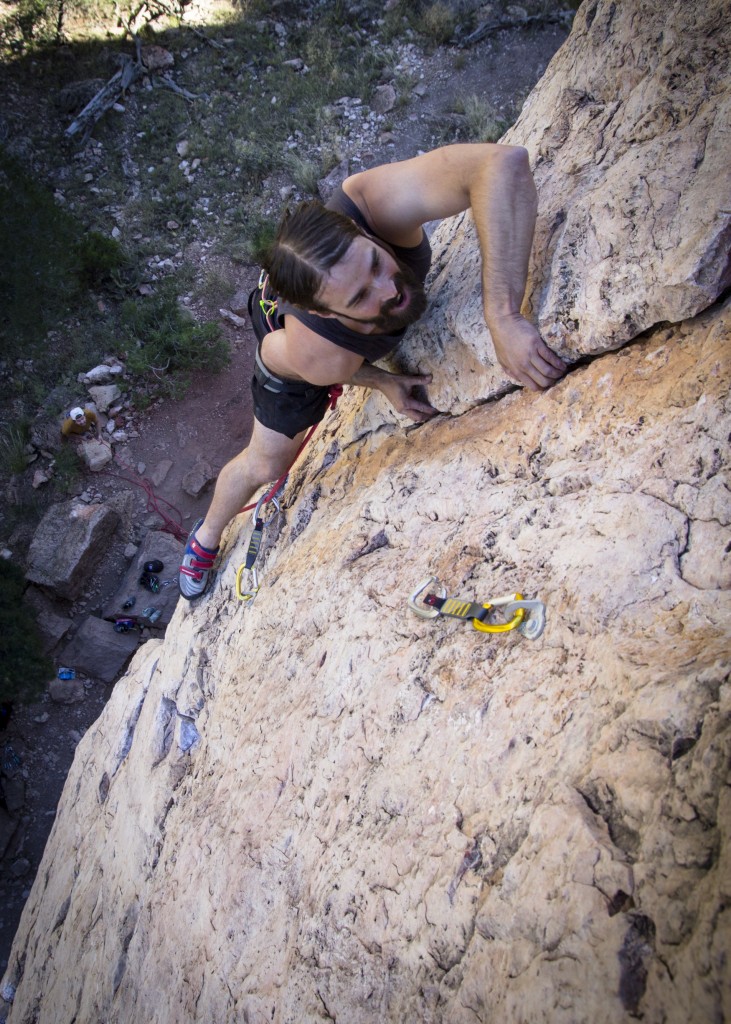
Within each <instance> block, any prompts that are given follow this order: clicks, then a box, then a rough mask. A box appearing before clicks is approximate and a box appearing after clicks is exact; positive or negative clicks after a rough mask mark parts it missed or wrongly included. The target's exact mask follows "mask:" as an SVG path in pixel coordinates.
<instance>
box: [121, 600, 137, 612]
mask: <svg viewBox="0 0 731 1024" xmlns="http://www.w3.org/2000/svg"><path fill="white" fill-rule="evenodd" d="M136 602H137V598H136V597H128V598H127V600H126V601H125V602H124V604H123V605H122V611H123V612H128V611H129V610H130V608H134V606H135V604H136Z"/></svg>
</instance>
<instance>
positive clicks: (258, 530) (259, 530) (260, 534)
mask: <svg viewBox="0 0 731 1024" xmlns="http://www.w3.org/2000/svg"><path fill="white" fill-rule="evenodd" d="M285 479H286V478H285ZM281 489H282V488H280V490H279V491H278V492H277V494H278V493H280V492H281ZM277 494H272V495H271V496H270V495H268V494H265V495H263V496H262V497H261V498H260V499H259V501H258V502H257V503H256V508H255V511H254V515H253V516H252V520H253V523H254V529H253V531H252V534H251V537H250V538H249V547H248V549H247V551H246V561H245V562H243V563H242V564H241V565H240V566H239V567H238V569H237V570H236V597H237V598H238V599H239V601H253V600H254V598H255V597H256V595H257V594H258V593H259V574H258V572H257V570H256V566H255V564H254V563H255V562H256V559H257V557H258V555H259V549H260V548H261V542H262V540H263V538H264V530H265V529H266V527H267V526H268V525H269V523H271V521H272V519H273V518H274V516H275V515H277V514H278V513H279V510H280V504H279V498H278V497H277ZM265 505H273V506H274V512H273V514H272V515H271V516H270V517H269V518H268V519H266V520H265V519H264V515H263V511H262V510H263V509H264V506H265ZM244 574H247V583H248V586H246V587H245V586H244Z"/></svg>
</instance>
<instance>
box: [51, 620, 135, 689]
mask: <svg viewBox="0 0 731 1024" xmlns="http://www.w3.org/2000/svg"><path fill="white" fill-rule="evenodd" d="M139 643H140V635H139V633H138V631H137V630H132V631H131V632H129V633H117V632H116V631H115V629H114V626H113V624H112V623H111V622H106V621H105V620H104V619H98V618H96V617H95V616H93V615H89V616H87V618H85V619H84V621H83V622H82V624H81V626H80V627H79V630H78V632H77V633H76V636H75V637H74V638H73V640H71V641H69V643H68V644H67V645H66V646H65V647H64V648H63V650H62V652H61V658H62V659H63V662H64V664H65V665H70V666H72V667H73V668H75V669H76V670H77V672H83V674H84V675H85V676H90V677H91V678H92V679H97V680H100V681H101V682H103V683H113V682H114V681H115V679H117V678H118V677H119V676H120V675H121V674H122V672H123V671H124V668H125V666H126V665H127V663H128V661H129V660H130V658H131V657H132V655H133V654H134V652H135V651H136V650H137V648H138V646H139Z"/></svg>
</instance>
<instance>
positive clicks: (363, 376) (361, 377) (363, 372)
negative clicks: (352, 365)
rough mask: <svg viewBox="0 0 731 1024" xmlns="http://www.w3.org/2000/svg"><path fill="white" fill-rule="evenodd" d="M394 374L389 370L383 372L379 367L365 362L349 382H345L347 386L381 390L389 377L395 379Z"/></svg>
mask: <svg viewBox="0 0 731 1024" xmlns="http://www.w3.org/2000/svg"><path fill="white" fill-rule="evenodd" d="M393 376H394V375H393V374H392V373H389V372H388V370H382V369H381V368H380V367H378V366H373V365H372V364H371V363H366V362H363V363H361V365H360V366H359V367H358V369H357V370H356V371H355V373H354V374H353V375H352V376H351V377H350V379H349V380H346V381H344V382H343V383H345V384H356V385H357V386H358V387H361V388H376V389H377V390H379V391H380V390H381V385H382V384H384V383H386V381H387V380H388V378H389V377H393Z"/></svg>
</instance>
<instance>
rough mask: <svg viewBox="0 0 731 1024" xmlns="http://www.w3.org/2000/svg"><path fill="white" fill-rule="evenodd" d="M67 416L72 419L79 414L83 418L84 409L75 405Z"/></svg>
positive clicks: (75, 418) (76, 417)
mask: <svg viewBox="0 0 731 1024" xmlns="http://www.w3.org/2000/svg"><path fill="white" fill-rule="evenodd" d="M69 416H70V417H71V419H72V420H77V419H78V418H79V416H83V417H84V419H86V416H85V414H84V410H83V409H80V408H79V407H78V405H77V406H76V408H75V409H72V410H71V412H70V413H69Z"/></svg>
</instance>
